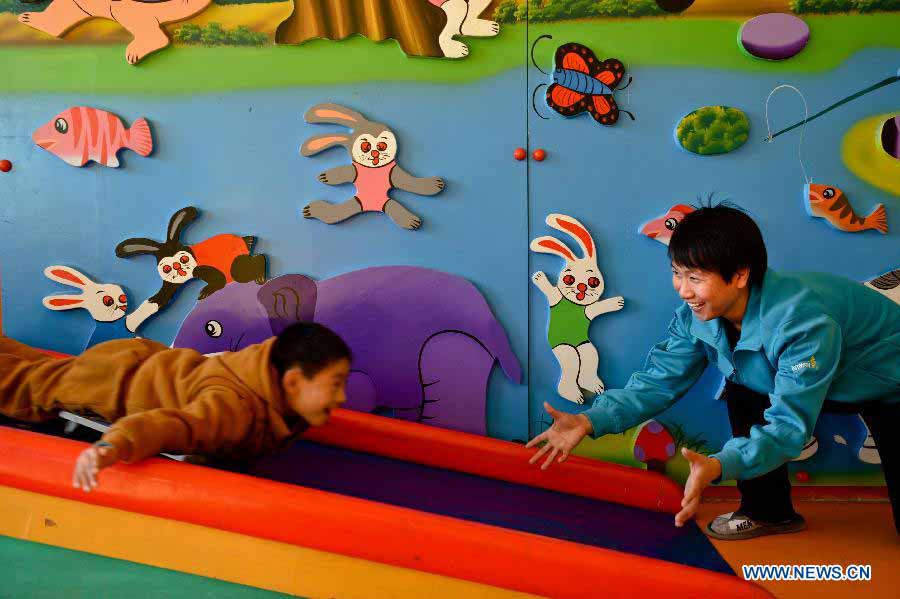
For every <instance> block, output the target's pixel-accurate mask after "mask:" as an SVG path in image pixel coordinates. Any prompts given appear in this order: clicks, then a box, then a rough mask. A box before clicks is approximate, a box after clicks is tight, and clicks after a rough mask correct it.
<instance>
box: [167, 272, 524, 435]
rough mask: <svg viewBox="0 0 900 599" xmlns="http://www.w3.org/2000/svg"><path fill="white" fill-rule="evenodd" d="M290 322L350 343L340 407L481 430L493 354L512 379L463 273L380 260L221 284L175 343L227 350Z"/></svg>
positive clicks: (515, 375)
mask: <svg viewBox="0 0 900 599" xmlns="http://www.w3.org/2000/svg"><path fill="white" fill-rule="evenodd" d="M297 321H315V322H318V323H321V324H324V325H325V326H328V327H329V328H331V329H332V330H334V331H335V332H336V333H338V334H339V335H341V337H343V338H344V340H345V341H346V342H347V344H348V345H349V346H350V348H351V350H352V351H353V365H352V372H351V375H350V380H349V381H348V386H347V407H349V408H351V409H356V410H361V411H366V412H378V413H387V414H389V415H393V416H395V417H397V418H402V419H405V420H412V421H417V422H424V423H427V424H432V425H435V426H440V427H443V428H451V429H455V430H461V431H466V432H470V433H477V434H482V435H483V434H486V433H487V430H486V424H485V420H486V418H485V410H486V394H487V384H488V378H489V376H490V373H491V369H492V368H493V365H494V362H495V361H499V362H500V367H501V368H502V369H503V372H504V373H505V374H506V376H507V377H508V378H509V379H510V380H511V381H513V382H514V383H518V382H519V381H520V379H521V375H522V373H521V368H520V366H519V361H518V359H517V358H516V356H515V354H513V352H512V348H511V347H510V345H509V340H508V339H507V337H506V332H505V331H504V329H503V327H502V326H501V325H500V323H499V322H498V321H497V319H496V318H495V317H494V314H493V313H492V312H491V309H490V307H489V306H488V304H487V302H486V301H485V299H484V297H483V296H482V295H481V293H480V292H479V291H478V290H477V289H476V288H475V286H474V285H472V283H470V282H469V281H467V280H466V279H464V278H462V277H459V276H456V275H451V274H447V273H444V272H440V271H436V270H430V269H426V268H418V267H411V266H384V267H376V268H367V269H364V270H358V271H353V272H349V273H346V274H343V275H339V276H336V277H333V278H330V279H326V280H323V281H313V280H312V279H310V278H308V277H305V276H303V275H283V276H280V277H277V278H275V279H272V280H270V281H268V282H266V283H265V284H263V285H262V286H260V285H257V284H255V283H236V282H235V283H229V284H228V285H226V286H225V288H224V289H222V290H221V291H219V292H218V293H215V294H214V295H211V296H209V297H207V298H206V299H204V300H201V301H199V302H198V303H197V305H196V306H195V307H194V309H193V310H192V311H191V312H190V314H188V316H187V318H185V321H184V323H183V324H182V325H181V328H180V330H179V332H178V334H177V336H176V337H175V342H174V344H173V345H174V347H189V348H193V349H196V350H197V351H199V352H201V353H205V354H206V353H215V352H221V351H236V350H239V349H241V348H244V347H247V346H248V345H252V344H254V343H259V342H260V341H263V340H265V339H268V338H269V337H271V336H272V335H275V334H278V333H279V332H280V331H281V330H282V329H284V328H285V327H286V326H288V325H290V324H291V323H294V322H297Z"/></svg>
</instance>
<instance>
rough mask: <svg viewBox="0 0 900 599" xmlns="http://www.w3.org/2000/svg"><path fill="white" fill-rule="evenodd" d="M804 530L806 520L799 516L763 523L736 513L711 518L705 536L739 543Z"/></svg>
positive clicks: (738, 512)
mask: <svg viewBox="0 0 900 599" xmlns="http://www.w3.org/2000/svg"><path fill="white" fill-rule="evenodd" d="M805 528H806V520H804V519H803V516H801V515H799V514H797V515H796V516H794V517H793V518H790V519H788V520H781V521H778V522H764V521H762V520H754V519H753V518H751V517H749V516H747V515H746V514H743V513H741V512H740V511H737V512H729V513H727V514H722V515H721V516H717V517H715V518H713V521H712V522H710V523H709V524H708V525H707V526H706V534H707V535H709V536H711V537H712V538H714V539H719V540H721V541H739V540H741V539H752V538H754V537H761V536H765V535H777V534H784V533H789V532H799V531H801V530H804V529H805Z"/></svg>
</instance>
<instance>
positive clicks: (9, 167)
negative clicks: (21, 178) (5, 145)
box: [0, 160, 12, 173]
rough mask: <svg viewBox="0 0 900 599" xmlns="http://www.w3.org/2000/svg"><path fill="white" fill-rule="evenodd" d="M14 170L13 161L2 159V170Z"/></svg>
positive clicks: (0, 164)
mask: <svg viewBox="0 0 900 599" xmlns="http://www.w3.org/2000/svg"><path fill="white" fill-rule="evenodd" d="M11 170H12V162H10V161H9V160H0V171H3V172H4V173H8V172H9V171H11Z"/></svg>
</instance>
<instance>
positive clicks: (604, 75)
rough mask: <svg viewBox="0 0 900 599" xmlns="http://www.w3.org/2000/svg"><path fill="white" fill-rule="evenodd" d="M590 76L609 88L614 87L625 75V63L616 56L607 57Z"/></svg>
mask: <svg viewBox="0 0 900 599" xmlns="http://www.w3.org/2000/svg"><path fill="white" fill-rule="evenodd" d="M591 76H593V77H594V78H595V79H598V80H600V81H601V82H602V83H604V84H606V86H607V87H608V88H609V89H616V87H618V85H619V83H621V82H622V77H624V76H625V65H624V64H622V61H621V60H619V59H618V58H607V59H606V60H604V61H603V62H602V63H600V65H599V66H598V68H597V69H596V70H595V71H593V72H592V73H591Z"/></svg>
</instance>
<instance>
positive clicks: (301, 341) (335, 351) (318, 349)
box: [269, 322, 351, 379]
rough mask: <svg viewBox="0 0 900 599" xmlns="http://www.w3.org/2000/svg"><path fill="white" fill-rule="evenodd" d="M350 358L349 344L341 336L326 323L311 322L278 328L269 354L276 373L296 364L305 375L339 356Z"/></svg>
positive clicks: (343, 358) (316, 372) (322, 368)
mask: <svg viewBox="0 0 900 599" xmlns="http://www.w3.org/2000/svg"><path fill="white" fill-rule="evenodd" d="M350 358H351V354H350V348H349V347H347V344H346V343H344V340H343V339H341V338H340V337H339V336H338V335H337V333H335V332H334V331H332V330H331V329H329V328H328V327H325V326H322V325H320V324H317V323H314V322H298V323H296V324H292V325H291V326H289V327H287V328H286V329H284V330H283V331H281V333H280V334H279V335H278V338H277V339H275V343H274V344H273V345H272V353H271V354H270V355H269V360H270V361H271V363H272V366H274V367H275V370H276V371H277V372H278V376H279V377H281V376H284V373H285V372H287V371H288V370H290V369H291V368H293V367H295V366H298V367H300V370H301V371H303V376H305V377H306V378H308V379H311V378H313V377H314V376H316V375H317V374H319V373H320V372H321V371H322V370H324V369H325V368H327V367H328V366H330V365H331V364H334V363H335V362H337V361H338V360H348V361H349V360H350Z"/></svg>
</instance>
